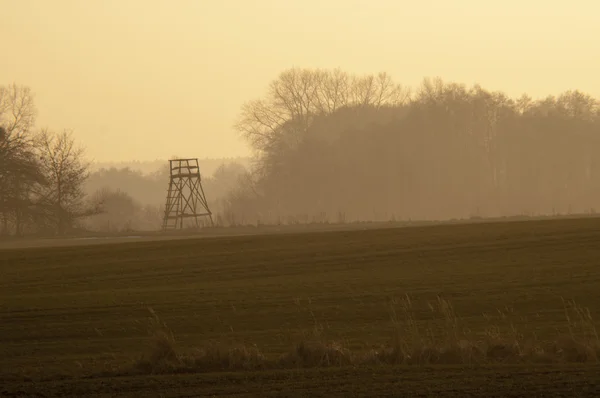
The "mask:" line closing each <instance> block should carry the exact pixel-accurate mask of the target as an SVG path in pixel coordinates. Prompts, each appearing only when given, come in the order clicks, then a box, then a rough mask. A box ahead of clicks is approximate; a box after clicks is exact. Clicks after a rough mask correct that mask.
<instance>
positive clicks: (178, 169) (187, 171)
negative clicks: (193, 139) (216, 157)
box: [162, 159, 213, 231]
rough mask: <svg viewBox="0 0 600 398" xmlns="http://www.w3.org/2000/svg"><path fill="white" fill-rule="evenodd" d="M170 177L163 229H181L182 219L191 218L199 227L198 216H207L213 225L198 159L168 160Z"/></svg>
mask: <svg viewBox="0 0 600 398" xmlns="http://www.w3.org/2000/svg"><path fill="white" fill-rule="evenodd" d="M169 169H170V178H169V190H168V192H167V202H166V204H165V216H164V218H163V226H162V229H163V231H167V230H170V229H178V228H179V229H182V228H183V220H184V219H186V218H193V219H194V221H195V226H196V227H200V224H199V223H198V218H199V217H207V216H208V218H209V219H210V224H211V226H212V225H213V219H212V213H211V211H210V209H209V208H208V203H207V202H206V196H205V195H204V189H202V182H201V178H200V166H199V165H198V159H173V160H169Z"/></svg>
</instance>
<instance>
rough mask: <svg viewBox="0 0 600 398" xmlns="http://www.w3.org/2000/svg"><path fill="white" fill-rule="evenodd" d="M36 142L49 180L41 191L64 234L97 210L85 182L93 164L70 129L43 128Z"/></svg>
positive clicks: (50, 215) (49, 214) (55, 224)
mask: <svg viewBox="0 0 600 398" xmlns="http://www.w3.org/2000/svg"><path fill="white" fill-rule="evenodd" d="M36 143H37V148H38V151H39V156H40V162H41V167H42V172H43V173H44V175H45V177H46V181H47V184H46V186H45V187H44V189H43V190H42V191H41V192H40V196H41V198H40V199H41V200H40V201H41V203H42V205H43V207H44V208H45V209H46V214H47V218H48V219H49V221H50V223H51V225H52V227H53V228H54V229H55V230H56V232H58V233H59V234H64V233H65V232H67V231H68V229H69V228H72V227H73V223H74V222H75V221H76V220H77V219H79V218H81V217H85V216H88V215H91V214H93V213H95V209H90V208H89V207H87V206H86V203H85V201H84V197H85V193H84V190H83V185H84V182H85V180H86V179H87V177H88V175H89V164H88V163H87V162H86V161H85V160H84V150H83V148H80V147H78V146H76V144H75V140H74V139H73V137H72V133H71V132H69V131H63V132H62V133H53V132H50V131H48V130H42V131H41V133H40V134H39V136H38V137H37V141H36Z"/></svg>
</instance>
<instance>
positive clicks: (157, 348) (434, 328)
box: [135, 296, 600, 373]
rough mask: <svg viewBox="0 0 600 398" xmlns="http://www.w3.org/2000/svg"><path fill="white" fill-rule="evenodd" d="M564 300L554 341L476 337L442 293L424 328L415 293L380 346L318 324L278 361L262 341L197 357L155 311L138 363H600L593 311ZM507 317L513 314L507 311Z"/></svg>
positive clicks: (399, 305) (494, 333)
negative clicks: (359, 346) (357, 344)
mask: <svg viewBox="0 0 600 398" xmlns="http://www.w3.org/2000/svg"><path fill="white" fill-rule="evenodd" d="M563 302H564V307H565V317H566V321H567V328H568V330H569V333H568V334H565V335H560V336H558V337H557V338H556V339H555V340H553V341H546V342H540V341H537V340H536V339H535V336H534V338H530V339H525V338H524V336H523V335H522V334H520V333H519V332H518V331H517V329H516V328H515V327H514V325H513V324H512V323H510V322H508V327H500V326H498V325H497V324H494V323H493V322H492V321H491V318H490V317H486V319H487V320H488V322H489V324H488V327H487V328H486V329H485V330H484V331H483V333H480V334H475V333H473V332H472V331H470V330H468V329H466V328H464V327H462V325H461V321H460V319H459V318H458V317H457V316H456V314H455V312H454V308H453V307H452V305H451V303H450V302H449V301H447V300H445V299H443V298H441V297H438V298H437V300H436V301H435V302H434V303H430V304H429V305H428V308H429V311H431V313H432V314H431V315H432V318H433V320H434V321H436V322H434V321H432V323H431V324H430V326H429V327H427V328H422V327H419V324H418V323H417V322H416V317H415V309H414V306H413V303H412V301H411V299H410V297H408V296H405V297H404V298H402V299H401V300H392V302H391V305H390V314H391V321H392V325H393V326H394V333H393V335H392V338H391V340H390V342H389V343H388V344H386V345H384V346H382V347H379V348H377V349H371V350H367V351H365V352H352V351H351V350H349V349H348V348H346V347H344V345H343V344H342V343H340V342H337V341H327V340H325V339H324V338H323V328H322V327H320V325H318V324H317V323H316V321H315V327H314V330H313V331H312V333H311V334H310V335H308V336H305V337H304V338H303V339H302V340H301V341H300V342H298V343H297V344H295V345H294V346H293V347H292V348H291V349H290V351H288V352H286V353H284V354H283V355H281V356H279V358H278V359H270V358H267V357H266V356H265V355H264V354H263V353H262V352H261V351H260V350H259V348H258V347H257V346H255V345H245V344H238V345H232V346H229V345H223V344H220V343H218V342H213V343H210V344H207V345H205V346H203V347H201V348H199V349H196V350H194V351H192V352H191V353H190V354H189V355H185V356H181V355H178V354H177V352H176V349H175V346H176V344H175V339H174V337H173V333H172V332H171V331H170V330H169V329H168V327H167V326H166V325H165V324H164V323H162V322H161V321H160V320H159V318H158V316H157V315H156V314H155V313H154V311H152V309H149V311H150V313H151V315H152V316H151V317H150V333H151V336H152V337H151V343H152V345H151V349H150V351H149V353H148V354H147V355H146V356H144V357H142V358H140V359H139V360H138V361H137V362H136V364H135V368H136V369H137V370H138V371H141V372H143V373H169V372H182V371H188V372H212V371H236V370H260V369H272V368H279V369H286V368H287V369H289V368H315V367H331V366H335V367H340V366H349V365H353V366H359V365H412V366H422V365H485V364H492V363H500V364H508V363H510V364H515V363H595V362H598V361H599V359H600V339H599V338H598V334H597V331H596V327H595V323H594V320H593V318H592V316H591V314H590V312H589V310H587V309H584V308H581V307H579V306H577V305H576V304H575V303H572V302H569V303H568V302H566V301H563ZM499 314H500V318H501V319H504V320H506V319H508V316H507V314H506V312H503V311H499Z"/></svg>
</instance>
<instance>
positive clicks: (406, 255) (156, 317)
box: [0, 218, 600, 395]
mask: <svg viewBox="0 0 600 398" xmlns="http://www.w3.org/2000/svg"><path fill="white" fill-rule="evenodd" d="M599 238H600V220H598V219H591V218H590V219H565V220H540V221H527V222H506V223H487V224H486V223H478V224H463V225H441V226H427V227H410V228H394V229H370V230H361V231H337V232H314V233H303V234H282V235H254V236H239V237H217V238H205V239H187V240H169V241H156V242H137V243H135V242H132V243H122V244H113V245H90V246H77V247H45V248H35V249H31V248H30V249H25V248H20V249H12V250H3V251H0V347H2V355H0V369H2V371H1V372H0V379H1V380H4V381H10V383H13V384H11V385H13V386H19V388H21V387H23V383H25V382H26V380H28V379H31V380H35V381H36V383H41V381H40V380H42V381H43V380H46V382H44V383H54V384H56V383H58V381H57V380H60V379H61V378H67V379H72V378H77V380H79V381H77V383H84V384H85V383H88V382H83V381H82V380H84V379H82V377H92V378H94V377H101V376H102V377H115V376H119V377H144V378H148V380H159V379H155V378H153V377H155V376H152V375H153V374H175V373H182V372H195V373H202V374H209V373H210V374H213V373H214V372H222V371H236V372H237V373H240V374H245V375H247V376H243V377H249V378H250V377H252V378H256V377H259V378H260V377H265V378H272V377H275V376H274V375H275V374H279V373H277V372H284V373H281V375H282V376H281V377H285V378H288V377H290V378H291V377H292V376H290V375H292V374H296V373H285V372H296V371H297V370H298V369H304V370H303V372H308V373H306V374H307V375H312V376H310V377H312V378H318V377H319V376H318V375H319V374H323V375H325V374H330V376H331V378H332V379H336V378H338V377H341V378H346V376H342V374H343V375H346V374H350V373H352V372H347V371H345V370H340V371H339V372H341V373H335V372H337V371H336V370H334V369H346V368H349V369H356V370H355V371H353V372H359V373H360V372H363V373H361V374H363V375H365V377H366V378H367V379H369V377H370V376H367V375H370V374H371V373H372V372H373V370H372V369H373V367H375V368H377V369H379V370H377V371H376V372H378V373H382V374H385V373H386V372H387V371H386V370H383V369H384V368H390V369H391V368H395V367H401V368H403V369H404V368H411V369H413V368H414V369H424V370H422V371H421V372H424V373H423V375H425V374H429V373H430V372H429V371H427V367H429V366H451V365H452V366H461V367H465V366H466V367H467V368H468V369H471V370H468V373H466V374H469V375H470V374H473V375H476V374H479V373H477V372H483V370H482V371H478V370H477V371H476V370H473V369H474V368H481V369H488V371H489V372H492V370H490V369H496V367H497V366H503V367H509V366H513V365H514V366H520V367H523V366H525V367H526V368H527V369H531V372H534V373H535V374H538V373H540V374H541V373H544V372H546V371H547V369H548V366H554V367H556V366H559V367H561V369H562V371H564V372H566V373H569V372H571V371H569V370H567V369H575V368H572V367H573V366H584V367H586V368H578V369H587V367H595V366H597V365H596V364H597V361H598V356H599V352H598V335H597V331H596V326H595V322H594V319H593V316H594V315H595V314H598V304H597V303H600V289H598V286H599V285H600V273H598V271H597V266H598V258H600V246H599V245H598V244H597V242H598V241H599ZM148 308H152V309H153V311H154V313H153V314H150V316H148ZM149 325H150V330H149V328H148V326H149ZM149 333H150V335H149ZM149 336H150V338H149ZM149 341H150V346H148V343H149ZM548 364H550V365H548ZM340 366H341V368H340ZM326 369H331V370H326ZM361 369H362V370H361ZM520 369H521V368H520ZM544 369H546V370H544ZM313 370H314V371H313ZM596 370H597V369H596ZM255 372H258V373H255ZM274 372H275V373H274ZM315 372H316V373H315ZM323 372H325V373H323ZM326 372H330V373H326ZM331 372H334V373H335V375H334V373H331ZM415 372H419V371H417V370H415ZM440 372H442V371H440ZM444 372H450V370H444V371H443V372H442V373H440V374H447V373H444ZM464 372H467V371H464ZM573 372H575V370H573ZM582 372H584V373H585V372H587V371H586V370H585V371H584V370H582ZM256 374H262V375H263V376H256ZM352 374H353V375H352V376H348V377H352V378H355V377H357V376H356V374H354V373H352ZM415 374H416V373H415ZM486 374H487V373H486ZM569 374H570V373H569ZM251 375H253V376H251ZM283 375H285V376H283ZM156 377H158V376H156ZM172 377H175V376H174V375H173V376H172ZM181 377H183V376H181ZM206 377H208V378H210V377H212V376H210V377H209V376H206ZM215 377H216V376H215ZM232 377H233V376H232ZM240 377H242V376H240ZM293 377H296V376H293ZM307 377H309V376H307ZM323 377H325V376H323ZM423 377H424V376H423ZM440 377H442V376H440ZM444 377H445V376H444ZM482 377H483V376H482ZM486 377H487V376H486ZM540 377H541V376H540ZM86 380H88V379H86ZM160 380H161V381H160V383H163V382H165V383H166V381H165V380H167V379H163V378H161V379H160ZM186 380H187V379H186ZM203 380H204V379H203ZM207 380H208V379H207ZM311 380H313V379H311ZM314 380H315V381H314V382H315V383H316V384H315V385H318V383H317V381H316V379H314ZM345 380H346V383H350V384H348V385H352V382H353V381H352V380H350V379H347V378H346V379H345ZM14 383H16V384H14ZM64 383H66V381H65V382H64ZM73 383H75V382H73ZM89 383H92V382H89ZM249 383H250V384H252V382H250V381H249ZM323 383H324V384H323V385H328V384H327V383H326V382H325V381H323ZM440 383H442V381H440ZM524 383H526V382H525V381H524ZM0 384H1V383H0ZM54 384H53V385H54ZM84 384H77V385H81V386H83V385H84ZM92 384H93V385H94V386H96V387H98V385H97V384H94V383H92ZM92 384H90V386H91V385H92ZM275 384H277V383H275ZM275 384H274V385H275ZM467 384H468V383H467ZM85 385H88V384H85ZM15 388H17V387H15ZM31 388H33V387H31ZM64 388H67V387H64ZM69 388H71V387H69ZM73 388H74V387H73ZM82 388H83V387H82ZM86 388H87V387H86ZM90 388H92V387H90ZM94 388H95V387H94ZM98 388H100V387H98ZM190 388H191V387H190ZM207 388H208V387H207ZM211 388H213V387H211ZM215 388H216V387H215ZM315 388H317V387H315ZM357 388H358V387H357ZM361 388H362V387H361ZM378 388H383V387H381V386H374V385H371V389H378ZM100 389H101V388H100ZM210 391H213V392H214V391H216V390H215V389H214V388H213V389H212V390H210ZM0 395H1V394H0ZM74 395H77V394H74ZM109 395H110V394H109ZM317 395H318V394H317Z"/></svg>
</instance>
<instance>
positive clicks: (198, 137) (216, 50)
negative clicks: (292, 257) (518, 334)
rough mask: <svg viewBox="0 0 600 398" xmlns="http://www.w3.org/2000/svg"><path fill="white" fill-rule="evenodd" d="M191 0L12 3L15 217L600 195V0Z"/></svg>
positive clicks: (422, 206)
mask: <svg viewBox="0 0 600 398" xmlns="http://www.w3.org/2000/svg"><path fill="white" fill-rule="evenodd" d="M0 1H2V0H0ZM177 4H178V5H177V6H173V5H169V4H168V3H166V2H162V1H155V2H153V1H144V2H142V1H138V0H129V1H112V0H108V1H106V2H101V3H87V2H86V3H84V2H72V1H66V0H65V1H60V0H57V1H56V2H44V1H34V0H23V1H20V2H8V1H6V2H3V3H2V10H3V12H2V13H1V14H0V45H1V48H3V49H4V50H5V51H4V53H5V54H10V56H5V57H4V59H3V62H1V63H0V78H1V79H2V80H1V81H0V88H1V90H2V92H1V93H0V126H1V127H2V134H0V232H1V233H2V234H4V235H5V236H6V235H10V236H13V235H22V234H42V235H47V234H66V233H79V232H83V231H86V230H94V231H96V230H107V231H116V230H124V229H132V230H141V229H147V230H152V229H157V228H158V226H159V225H160V219H161V216H162V214H161V212H162V207H163V206H164V201H165V196H166V187H167V183H168V170H167V169H166V167H167V162H166V161H167V159H169V158H171V157H174V156H181V157H197V158H199V159H200V162H201V163H200V166H201V172H202V174H203V177H204V184H205V190H206V194H207V197H208V200H209V203H210V206H211V209H212V210H213V211H214V213H215V219H216V221H217V223H218V224H219V225H224V226H225V225H240V224H243V225H245V224H253V225H258V224H263V223H268V224H282V223H283V224H295V223H309V222H351V221H365V220H415V219H419V220H420V219H425V220H431V219H440V220H441V219H451V218H470V217H499V216H500V217H501V216H512V215H542V214H544V215H552V214H575V213H578V214H579V213H594V212H595V211H596V208H597V207H598V202H600V182H599V178H600V177H599V176H600V159H598V155H597V153H599V152H600V144H599V142H598V140H599V139H598V137H600V135H599V128H600V127H599V126H600V125H599V121H598V119H599V117H598V115H599V111H598V100H597V99H598V98H600V80H599V79H597V71H598V70H600V51H599V50H600V48H599V45H598V42H597V40H596V39H595V38H596V37H600V24H597V21H596V19H597V17H596V16H597V15H598V14H599V12H600V6H599V5H598V4H599V3H595V2H584V1H580V2H577V1H575V2H571V3H553V4H548V3H547V2H541V1H531V2H517V1H506V2H502V3H498V4H493V5H492V4H491V3H489V4H488V3H482V2H475V1H471V0H463V1H458V2H454V3H452V4H450V3H447V2H441V1H440V2H429V3H411V4H410V5H407V4H403V2H397V1H391V0H372V1H369V2H368V3H367V2H364V3H363V2H360V1H357V2H347V1H344V2H342V1H341V0H331V1H328V2H317V1H316V0H307V1H302V2H300V1H292V0H290V1H289V2H278V1H268V0H263V1H257V2H255V3H250V2H240V3H239V4H237V5H236V6H235V7H231V4H230V3H227V2H213V3H210V4H208V3H202V5H201V6H200V3H199V2H194V1H182V2H178V3H177ZM434 4H435V6H433V5H434ZM316 10H319V12H316ZM399 21H401V23H399ZM558 26H560V28H558ZM435 76H441V77H442V78H443V79H442V78H436V77H435ZM523 93H525V94H523ZM63 158H64V159H63ZM67 160H68V161H67ZM115 160H116V161H117V162H121V163H107V162H112V161H115ZM149 160H150V162H149ZM90 162H91V164H90ZM123 162H125V163H123ZM127 162H130V163H129V164H128V163H127ZM57 165H60V167H58V166H57ZM64 176H68V178H66V179H65V178H64Z"/></svg>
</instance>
